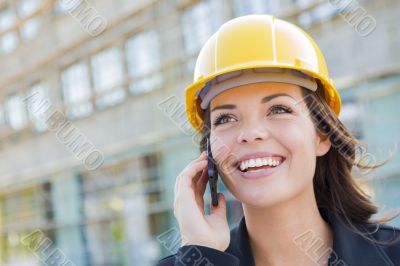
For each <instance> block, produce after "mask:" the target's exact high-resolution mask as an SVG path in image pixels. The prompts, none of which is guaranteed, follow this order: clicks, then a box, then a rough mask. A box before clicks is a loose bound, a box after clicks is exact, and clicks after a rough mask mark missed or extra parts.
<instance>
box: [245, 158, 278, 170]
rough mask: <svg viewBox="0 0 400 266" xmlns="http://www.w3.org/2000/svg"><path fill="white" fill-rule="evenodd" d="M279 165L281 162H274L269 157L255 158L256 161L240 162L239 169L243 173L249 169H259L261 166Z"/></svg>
mask: <svg viewBox="0 0 400 266" xmlns="http://www.w3.org/2000/svg"><path fill="white" fill-rule="evenodd" d="M280 163H281V162H280V161H279V160H274V159H272V158H271V157H266V158H257V159H249V160H246V161H243V162H241V163H240V167H239V168H240V170H241V171H244V170H246V169H247V168H249V167H260V166H263V165H269V166H277V165H279V164H280Z"/></svg>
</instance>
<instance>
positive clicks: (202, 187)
mask: <svg viewBox="0 0 400 266" xmlns="http://www.w3.org/2000/svg"><path fill="white" fill-rule="evenodd" d="M207 181H208V173H207V169H204V170H203V172H202V173H201V176H200V178H199V180H198V181H197V183H196V191H197V192H198V194H199V195H201V196H202V197H203V195H204V192H205V191H206V187H207Z"/></svg>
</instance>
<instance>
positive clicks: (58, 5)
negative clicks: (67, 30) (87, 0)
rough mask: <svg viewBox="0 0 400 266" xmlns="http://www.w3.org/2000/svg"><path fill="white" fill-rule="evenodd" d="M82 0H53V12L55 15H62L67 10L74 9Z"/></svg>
mask: <svg viewBox="0 0 400 266" xmlns="http://www.w3.org/2000/svg"><path fill="white" fill-rule="evenodd" d="M81 2H82V0H74V1H65V0H56V1H54V8H53V9H54V14H55V15H56V16H60V15H63V14H65V13H68V11H72V10H75V8H76V7H78V6H79V5H80V4H81Z"/></svg>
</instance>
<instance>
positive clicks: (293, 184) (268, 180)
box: [210, 83, 330, 207]
mask: <svg viewBox="0 0 400 266" xmlns="http://www.w3.org/2000/svg"><path fill="white" fill-rule="evenodd" d="M302 99H303V96H302V92H301V88H300V87H299V86H297V85H292V84H284V83H255V84H249V85H244V86H240V87H237V88H232V89H229V90H227V91H225V92H223V93H221V94H219V95H218V96H216V97H215V98H214V99H213V100H212V101H211V103H210V110H211V113H210V119H211V135H210V136H211V143H212V144H211V148H212V153H213V156H214V159H215V161H216V162H217V165H218V171H219V173H220V175H221V177H222V179H223V181H224V183H225V185H226V186H227V188H228V189H229V191H230V192H231V193H232V194H233V195H234V196H235V197H236V198H237V199H238V200H239V201H241V202H243V203H245V204H247V205H251V206H254V207H268V206H272V205H275V204H278V203H282V202H285V201H289V200H295V199H296V198H298V197H300V196H301V195H305V194H307V193H308V194H309V193H313V187H312V179H313V176H314V172H315V164H316V156H322V155H324V154H325V153H326V152H327V151H328V150H329V148H330V142H329V139H328V138H321V137H320V136H319V134H317V132H316V130H315V128H314V126H313V123H312V121H311V117H309V112H308V109H307V107H306V104H305V102H304V101H302ZM249 158H253V159H252V160H249ZM257 158H259V159H260V160H257ZM269 159H271V160H269ZM274 161H275V162H274ZM271 162H272V163H273V164H277V163H278V165H277V166H275V167H271V166H269V165H270V164H271ZM260 164H263V165H261V166H260ZM265 164H267V165H265ZM240 165H241V166H242V169H243V171H242V170H240V169H239V168H240ZM246 167H247V168H246Z"/></svg>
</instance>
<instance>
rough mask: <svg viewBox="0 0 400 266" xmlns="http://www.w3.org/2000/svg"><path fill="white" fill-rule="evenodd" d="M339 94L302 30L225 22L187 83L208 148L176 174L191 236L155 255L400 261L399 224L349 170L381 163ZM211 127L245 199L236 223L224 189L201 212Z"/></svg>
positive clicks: (214, 261) (184, 226) (230, 261)
mask: <svg viewBox="0 0 400 266" xmlns="http://www.w3.org/2000/svg"><path fill="white" fill-rule="evenodd" d="M340 106H341V101H340V97H339V94H338V92H337V90H336V88H335V87H334V85H333V83H332V81H331V80H330V79H329V76H328V71H327V68H326V64H325V60H324V57H323V55H322V54H321V52H320V50H319V48H318V47H317V45H316V44H315V43H314V41H313V40H312V39H311V38H310V37H309V36H308V35H307V34H306V33H305V32H304V31H302V30H301V29H299V28H298V27H296V26H294V25H292V24H290V23H288V22H285V21H282V20H279V19H275V18H274V17H272V16H268V15H250V16H244V17H240V18H236V19H233V20H231V21H228V22H227V23H225V24H224V25H223V26H222V27H221V28H220V29H219V30H218V32H217V33H216V34H214V35H213V36H212V37H211V38H210V39H209V40H208V41H207V43H206V44H205V45H204V47H203V48H202V49H201V51H200V54H199V56H198V59H197V62H196V67H195V78H194V83H193V84H192V85H190V86H189V87H188V88H187V89H186V108H187V116H188V119H189V121H190V123H191V125H192V126H193V127H194V128H195V129H196V130H197V131H198V132H199V133H200V134H201V137H202V139H201V142H200V144H201V145H200V151H202V153H201V155H200V156H199V157H198V158H197V159H196V160H194V161H193V162H191V163H190V164H189V165H188V166H187V167H186V168H185V169H184V170H183V171H182V172H181V174H180V175H179V176H178V178H177V180H176V184H175V201H174V214H175V217H176V219H177V221H178V224H179V228H180V233H181V239H182V247H181V248H180V249H179V252H178V253H177V254H175V255H171V256H169V257H167V258H164V259H163V260H161V261H160V262H159V263H158V265H246V266H247V265H250V266H251V265H257V266H259V265H349V266H355V265H362V266H366V265H371V266H372V265H373V266H376V265H400V242H399V241H398V238H399V236H400V230H399V229H397V228H393V227H391V226H388V225H384V224H383V222H384V221H371V220H370V217H371V215H372V214H374V213H376V212H377V207H376V206H375V205H374V204H373V203H372V202H371V201H370V198H369V197H368V196H367V195H366V194H364V193H363V191H362V190H360V189H359V188H358V187H357V185H356V183H355V182H354V180H353V178H352V176H351V170H352V167H353V166H357V167H359V168H360V169H362V170H368V169H372V168H375V167H377V166H378V165H372V166H371V165H363V164H362V163H360V162H361V161H360V158H361V159H362V158H363V157H362V156H363V154H362V151H361V152H360V151H359V150H357V149H358V148H359V147H360V146H359V143H358V142H357V140H356V139H355V138H354V137H353V136H352V135H351V134H350V133H349V132H348V131H347V129H346V128H345V127H344V126H343V124H342V123H341V122H340V120H339V119H338V115H339V112H340ZM207 139H209V142H210V143H211V151H212V155H213V159H214V161H215V163H216V165H217V169H218V172H219V175H220V176H221V178H222V181H223V182H224V184H225V185H226V187H227V188H228V190H229V191H230V192H231V194H232V195H233V196H234V197H235V198H236V199H237V200H238V201H239V202H241V203H242V206H243V211H244V217H243V218H242V220H241V221H240V223H239V224H238V225H237V226H236V227H234V228H233V229H232V230H229V227H228V223H227V219H226V201H225V197H224V195H223V194H222V193H219V194H218V205H217V206H213V205H211V207H210V208H211V213H210V214H206V213H205V212H204V200H203V195H204V191H205V188H206V185H207V180H208V176H207V164H208V162H207V155H206V152H205V149H206V147H205V143H206V141H207ZM356 155H357V156H356ZM363 160H364V161H365V157H364V159H363Z"/></svg>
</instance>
